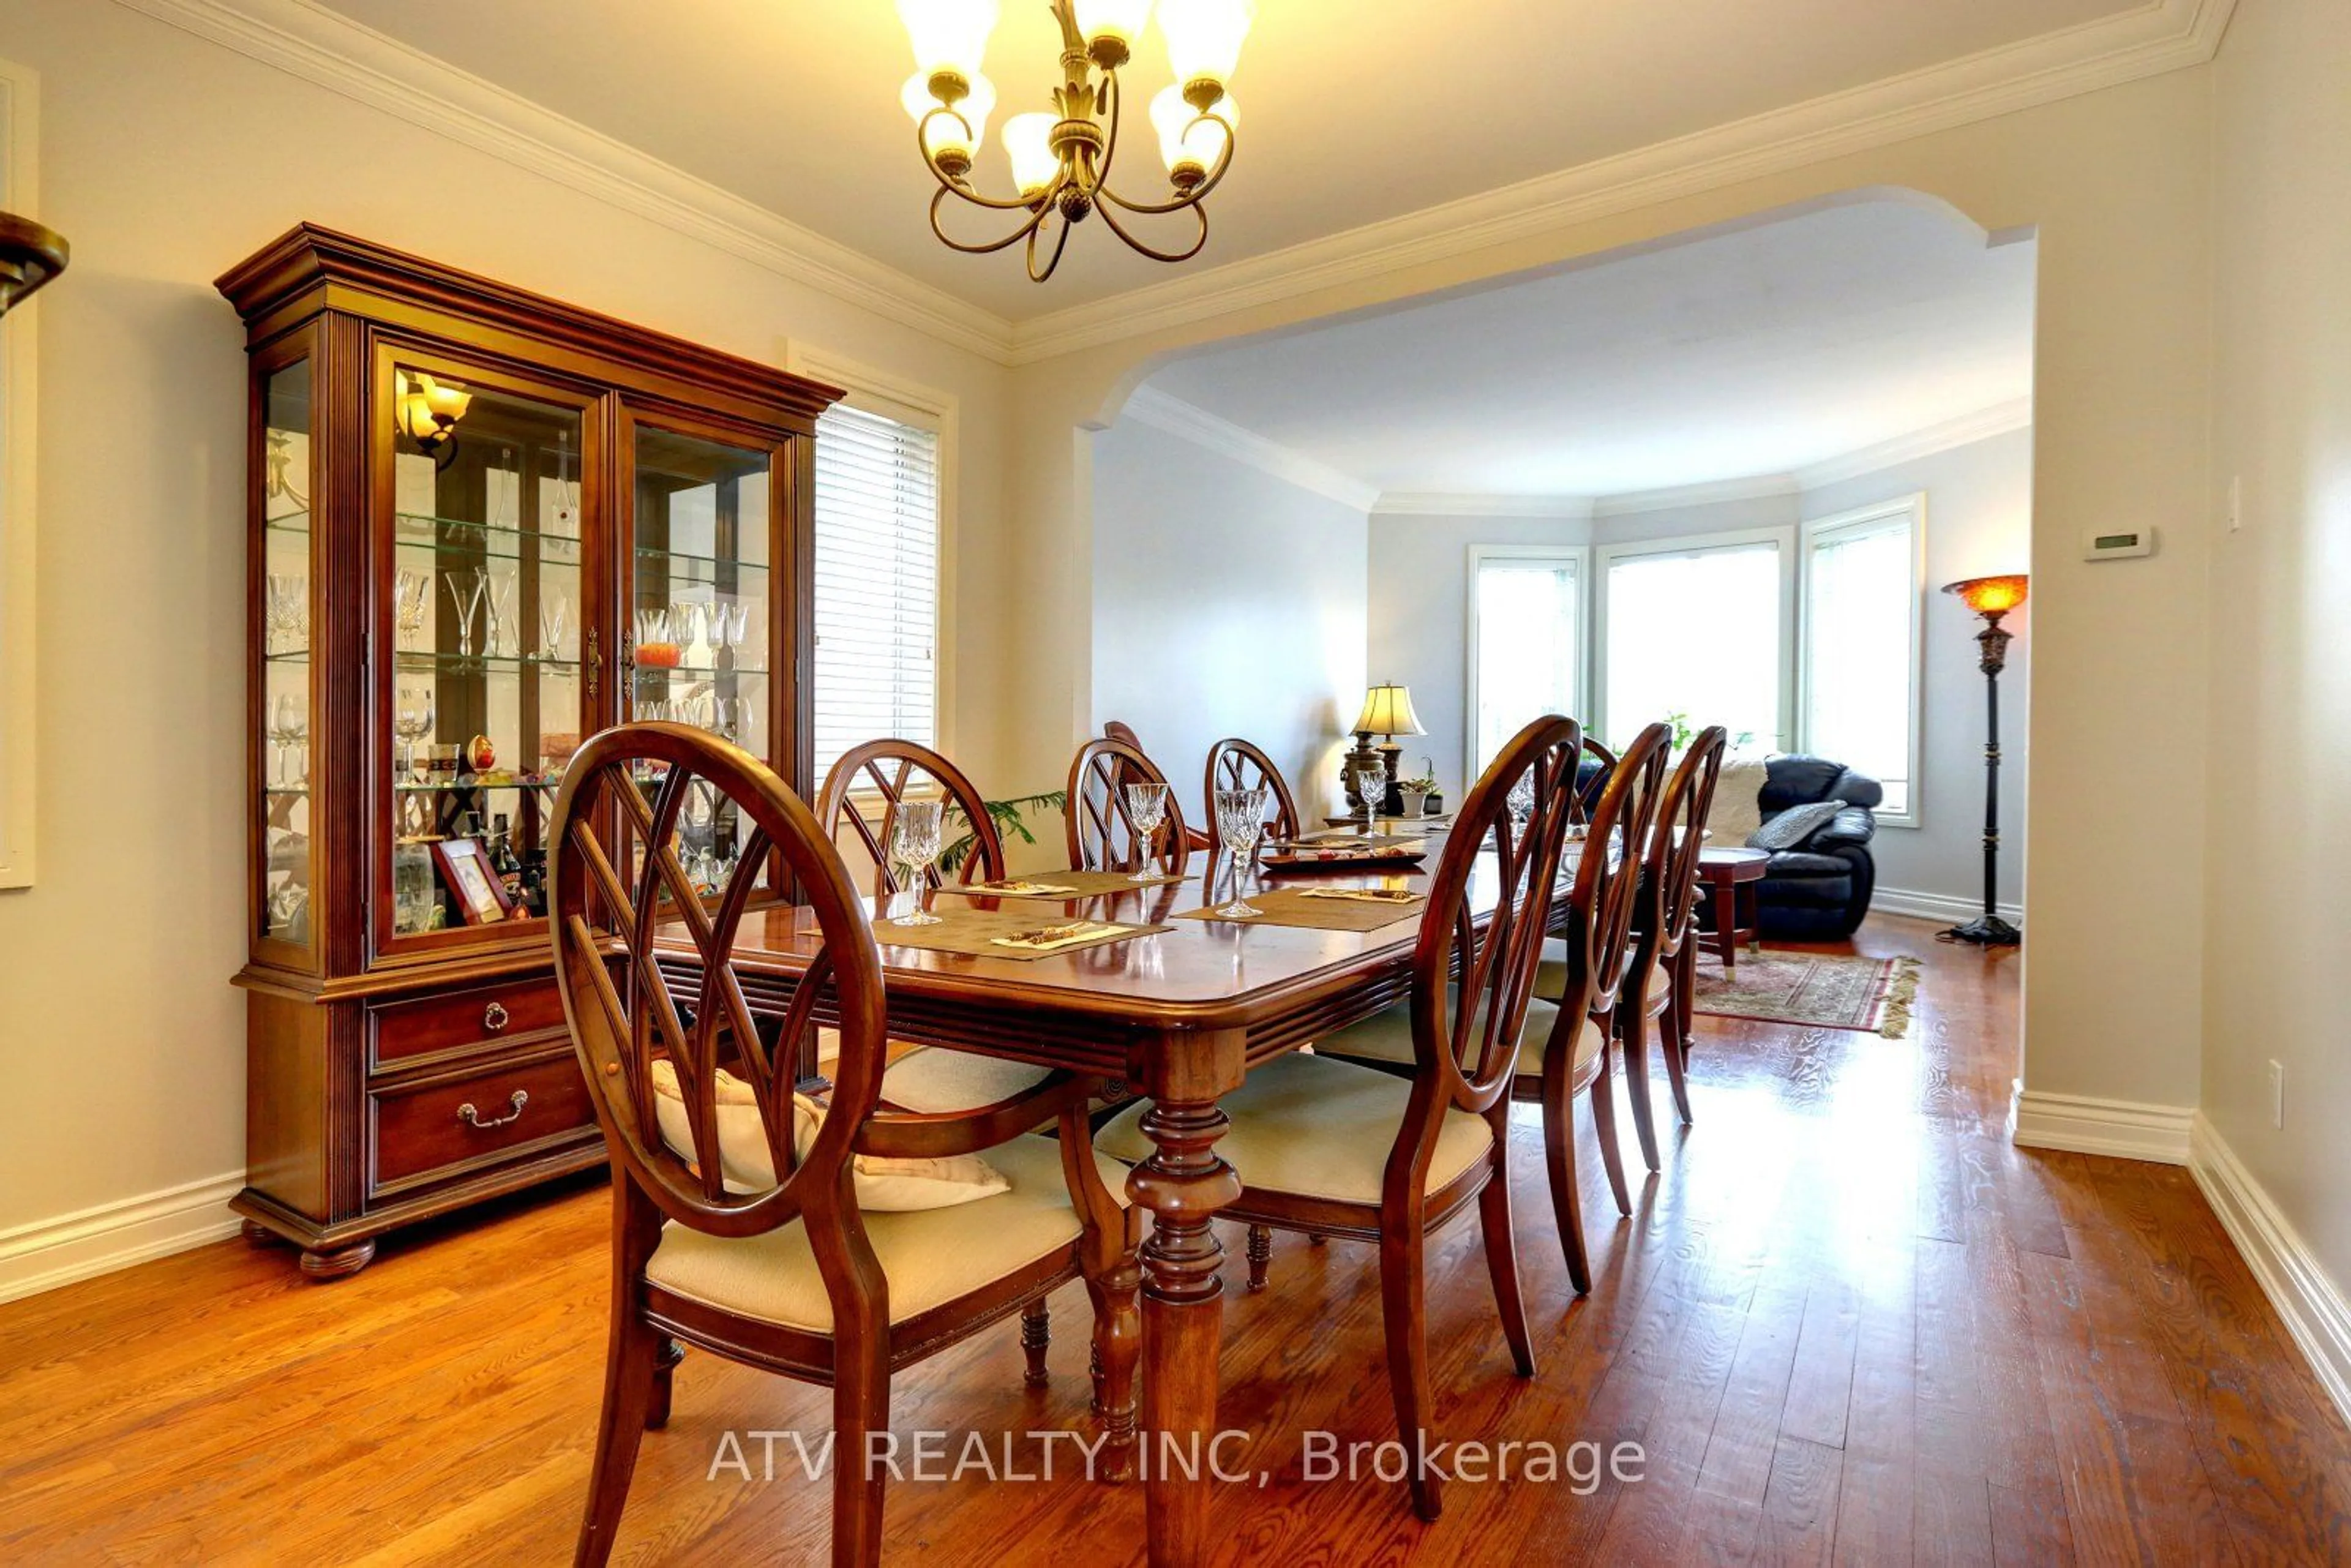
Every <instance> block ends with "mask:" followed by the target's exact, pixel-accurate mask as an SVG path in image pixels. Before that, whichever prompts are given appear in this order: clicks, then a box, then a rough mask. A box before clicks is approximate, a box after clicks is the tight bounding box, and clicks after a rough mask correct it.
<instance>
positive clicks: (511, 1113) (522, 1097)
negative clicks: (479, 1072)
mask: <svg viewBox="0 0 2351 1568" xmlns="http://www.w3.org/2000/svg"><path fill="white" fill-rule="evenodd" d="M491 1005H492V1006H496V1003H492V1004H491ZM529 1103H530V1091H529V1090H528V1089H517V1090H516V1091H515V1092H513V1093H511V1094H509V1095H507V1113H506V1114H505V1115H503V1116H499V1117H496V1118H494V1119H492V1120H490V1121H487V1122H485V1121H483V1120H482V1113H480V1112H479V1111H476V1110H475V1109H474V1103H473V1102H472V1101H471V1100H468V1101H466V1102H465V1103H464V1104H463V1105H460V1106H458V1107H457V1120H459V1121H460V1122H463V1123H465V1125H467V1126H468V1127H480V1128H482V1129H483V1130H484V1131H487V1130H488V1129H490V1128H492V1127H503V1126H505V1125H506V1124H507V1123H509V1122H519V1121H521V1120H522V1108H523V1107H524V1106H526V1105H528V1104H529Z"/></svg>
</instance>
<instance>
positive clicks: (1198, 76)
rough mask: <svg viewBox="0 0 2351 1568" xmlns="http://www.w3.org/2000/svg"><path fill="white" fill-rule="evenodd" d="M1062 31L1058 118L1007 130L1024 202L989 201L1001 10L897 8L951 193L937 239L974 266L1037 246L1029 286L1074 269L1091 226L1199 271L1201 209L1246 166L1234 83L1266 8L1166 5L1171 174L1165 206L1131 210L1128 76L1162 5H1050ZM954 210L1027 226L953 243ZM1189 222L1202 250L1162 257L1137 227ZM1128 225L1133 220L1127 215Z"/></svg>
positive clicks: (916, 95)
mask: <svg viewBox="0 0 2351 1568" xmlns="http://www.w3.org/2000/svg"><path fill="white" fill-rule="evenodd" d="M1048 5H1049V6H1050V9H1051V11H1052V13H1053V17H1054V20H1056V21H1057V22H1059V23H1060V24H1061V78H1062V80H1061V86H1060V87H1057V88H1055V89H1053V93H1052V101H1053V107H1054V109H1055V110H1056V111H1057V112H1054V113H1050V114H1048V113H1044V112H1042V111H1040V112H1037V113H1033V114H1016V115H1014V116H1013V117H1012V118H1011V119H1009V120H1006V121H1005V122H1004V129H1003V131H1002V133H1001V134H1002V137H1003V141H1004V150H1005V152H1007V153H1008V155H1009V156H1010V158H1011V161H1012V183H1013V188H1014V189H1015V190H1016V191H1017V192H1019V194H1018V195H1016V196H1012V197H998V196H989V195H985V194H983V193H981V192H980V191H979V190H978V189H977V187H976V186H975V185H974V183H973V182H972V160H973V158H974V155H975V154H976V153H977V152H978V150H979V147H980V143H981V138H982V136H983V134H984V133H985V132H986V131H987V117H988V115H989V114H990V113H991V112H992V111H993V110H995V108H996V89H995V87H994V86H993V84H991V83H990V82H989V81H988V79H987V78H986V77H984V76H982V75H981V74H980V72H979V66H980V59H981V57H982V56H983V55H985V54H986V53H987V38H988V35H989V34H990V33H991V32H993V31H994V30H995V28H996V21H997V16H998V0H898V16H899V19H900V20H902V21H903V22H904V23H905V25H906V32H907V35H908V37H911V38H912V40H913V42H914V76H913V77H912V78H910V79H909V80H908V81H907V83H906V86H905V90H904V94H903V102H904V105H905V109H906V112H907V113H908V114H910V115H912V116H913V117H914V137H915V143H916V146H917V147H918V148H919V149H920V151H921V152H922V156H923V162H924V163H925V166H927V167H928V168H929V170H930V172H931V174H932V176H933V177H934V178H935V179H936V180H937V181H938V185H939V188H938V190H937V191H936V192H935V193H933V195H932V197H931V232H932V233H933V234H935V235H938V237H939V240H940V242H941V243H942V244H944V245H946V246H948V247H950V248H951V249H955V250H959V251H962V252H964V253H965V254H966V255H969V256H986V255H988V254H991V253H993V252H996V251H999V250H1004V249H1007V248H1008V247H1010V246H1016V245H1025V246H1026V247H1027V250H1026V254H1027V257H1028V264H1029V277H1030V278H1031V279H1032V280H1034V281H1036V282H1039V283H1042V282H1044V281H1045V279H1047V278H1048V277H1052V276H1053V269H1054V268H1055V267H1058V266H1060V265H1061V252H1062V250H1063V248H1064V247H1066V246H1068V244H1069V242H1070V230H1071V228H1072V227H1074V226H1075V225H1078V224H1080V223H1082V222H1084V221H1085V219H1086V218H1087V217H1088V216H1090V215H1091V214H1095V213H1099V214H1102V223H1103V225H1105V226H1107V227H1108V228H1109V229H1110V231H1111V232H1112V233H1113V234H1114V235H1118V237H1119V238H1120V239H1122V240H1124V241H1125V242H1126V244H1127V245H1128V246H1129V247H1130V248H1132V249H1134V250H1136V251H1139V252H1141V253H1142V254H1143V255H1144V256H1150V257H1151V258H1152V259H1153V260H1155V261H1167V262H1178V261H1188V260H1190V259H1191V258H1192V257H1193V256H1197V255H1199V254H1200V248H1201V246H1205V245H1207V243H1208V210H1207V207H1206V206H1204V205H1203V204H1202V203H1203V202H1204V200H1205V199H1206V198H1207V194H1208V193H1209V192H1211V191H1213V190H1215V189H1216V188H1217V184H1218V183H1219V182H1221V181H1222V180H1223V179H1224V177H1225V170H1226V169H1227V167H1228V166H1229V165H1230V164H1231V162H1232V159H1233V136H1234V131H1235V128H1236V127H1237V126H1238V123H1239V120H1240V116H1239V111H1238V106H1237V105H1236V104H1235V103H1234V102H1233V98H1232V94H1231V93H1230V92H1229V91H1228V90H1227V87H1226V84H1227V83H1228V82H1229V81H1230V80H1231V79H1232V74H1233V70H1234V68H1235V67H1237V66H1238V64H1239V63H1240V53H1241V40H1242V39H1243V38H1244V37H1247V36H1248V34H1249V19H1250V15H1251V13H1252V11H1253V10H1254V9H1255V5H1254V0H1158V12H1159V30H1160V33H1161V35H1162V36H1163V37H1165V40H1166V44H1167V57H1168V61H1169V63H1170V64H1172V65H1173V66H1174V67H1175V81H1174V82H1173V83H1171V84H1170V85H1168V86H1167V87H1166V88H1165V89H1161V91H1160V92H1159V94H1158V95H1157V96H1156V97H1155V98H1154V99H1152V101H1151V108H1150V117H1151V122H1152V125H1153V128H1154V129H1155V131H1157V132H1158V137H1159V150H1160V154H1161V157H1162V160H1163V161H1164V162H1165V164H1166V165H1167V184H1168V190H1167V193H1166V195H1165V197H1164V199H1161V200H1156V201H1146V202H1134V201H1129V200H1127V199H1126V198H1125V197H1123V196H1122V195H1120V194H1119V193H1117V192H1115V191H1113V190H1112V189H1111V185H1110V179H1111V165H1112V163H1113V161H1114V160H1115V159H1116V158H1117V155H1118V148H1119V110H1120V99H1121V86H1120V72H1121V71H1122V70H1123V68H1125V66H1126V64H1127V62H1128V60H1129V59H1131V58H1132V57H1133V56H1134V46H1135V43H1136V42H1137V41H1138V40H1139V39H1140V38H1141V37H1143V32H1144V27H1145V26H1148V25H1149V23H1150V21H1151V15H1152V7H1153V0H1048ZM950 198H954V199H955V200H956V201H959V202H961V203H963V204H967V205H969V206H973V207H978V208H981V209H984V210H986V211H989V212H998V213H1018V214H1020V217H1019V221H1018V222H1017V223H1016V224H1015V225H1014V227H1013V229H1012V231H1011V232H1010V233H1009V234H1007V235H1003V236H1002V237H1000V238H997V239H990V240H982V241H977V242H967V241H964V240H959V239H956V237H954V236H953V235H950V234H948V233H947V231H946V225H944V224H943V223H942V221H941V218H940V214H941V213H942V211H944V210H946V208H947V207H948V206H949V204H950V202H949V199H950ZM1175 213H1189V214H1192V216H1193V217H1194V218H1195V219H1196V221H1197V224H1198V229H1197V232H1196V234H1194V235H1192V242H1191V244H1190V245H1189V246H1184V247H1183V248H1181V249H1165V250H1163V249H1161V248H1159V247H1158V246H1153V245H1149V244H1146V243H1145V242H1144V240H1142V239H1141V238H1139V237H1137V236H1136V235H1134V233H1133V232H1132V231H1131V230H1130V228H1129V227H1128V224H1129V222H1130V221H1131V220H1132V219H1134V218H1136V217H1142V218H1158V217H1163V216H1165V215H1167V214H1175ZM1121 214H1126V215H1125V217H1123V218H1122V216H1121Z"/></svg>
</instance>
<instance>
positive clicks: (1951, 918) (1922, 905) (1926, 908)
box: [1869, 887, 2024, 925]
mask: <svg viewBox="0 0 2351 1568" xmlns="http://www.w3.org/2000/svg"><path fill="white" fill-rule="evenodd" d="M1869 910H1870V913H1871V914H1873V915H1914V916H1916V917H1917V918H1918V919H1920V920H1939V921H1943V922H1945V923H1946V924H1948V925H1965V924H1966V923H1967V922H1969V921H1970V920H1973V919H1974V918H1975V917H1976V916H1977V915H1981V914H1982V913H1983V901H1982V900H1981V899H1980V898H1954V897H1952V896H1951V895H1950V894H1948V893H1912V892H1911V891H1909V890H1908V889H1907V888H1901V887H1880V888H1878V889H1876V891H1874V892H1872V893H1871V894H1870V895H1869ZM2000 917H2001V919H2002V920H2005V921H2007V922H2008V923H2009V924H2010V925H2023V924H2024V905H2022V904H2001V906H2000Z"/></svg>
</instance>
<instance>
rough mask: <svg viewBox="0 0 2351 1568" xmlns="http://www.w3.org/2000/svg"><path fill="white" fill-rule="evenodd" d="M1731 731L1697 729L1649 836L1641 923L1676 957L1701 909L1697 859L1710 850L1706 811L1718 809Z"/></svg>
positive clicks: (1658, 947) (1661, 954)
mask: <svg viewBox="0 0 2351 1568" xmlns="http://www.w3.org/2000/svg"><path fill="white" fill-rule="evenodd" d="M1729 738H1730V732H1729V731H1728V730H1726V729H1724V728H1723V727H1721V726H1720V725H1713V726H1710V727H1708V728H1706V729H1703V730H1700V731H1699V732H1698V738H1697V739H1695V740H1693V741H1691V742H1690V747H1689V749H1688V750H1687V751H1686V752H1684V753H1682V759H1681V761H1680V763H1678V764H1677V766H1676V767H1675V768H1674V773H1673V777H1672V778H1671V779H1667V782H1666V789H1665V793H1664V795H1662V796H1661V797H1659V800H1658V806H1657V820H1656V827H1655V828H1654V829H1653V830H1652V831H1651V832H1650V835H1649V852H1648V855H1647V857H1646V858H1647V862H1648V876H1649V883H1650V895H1649V896H1650V904H1649V912H1648V914H1647V915H1646V916H1645V917H1644V919H1643V921H1642V925H1644V927H1645V928H1646V930H1647V931H1648V932H1649V933H1650V934H1651V935H1650V941H1651V944H1652V946H1654V948H1655V953H1654V956H1655V957H1656V958H1659V959H1665V958H1671V957H1673V956H1675V955H1676V954H1677V953H1679V952H1680V951H1681V950H1682V945H1683V944H1684V943H1685V942H1687V941H1688V940H1689V934H1690V923H1691V921H1692V920H1693V919H1695V918H1696V916H1697V912H1698V856H1699V855H1700V854H1702V853H1703V852H1705V850H1706V819H1707V814H1708V812H1709V811H1711V810H1713V809H1714V785H1715V780H1716V779H1719V778H1720V777H1721V776H1722V755H1723V752H1724V750H1725V748H1726V747H1728V746H1729Z"/></svg>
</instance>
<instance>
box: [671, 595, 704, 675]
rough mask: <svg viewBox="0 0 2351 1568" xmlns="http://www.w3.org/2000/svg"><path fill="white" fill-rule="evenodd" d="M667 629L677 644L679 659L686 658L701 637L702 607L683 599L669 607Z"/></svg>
mask: <svg viewBox="0 0 2351 1568" xmlns="http://www.w3.org/2000/svg"><path fill="white" fill-rule="evenodd" d="M669 629H670V632H671V634H672V635H673V637H674V639H675V641H676V643H677V655H678V657H679V659H681V660H684V659H685V658H687V657H688V656H689V655H690V654H692V653H693V652H694V644H695V643H696V642H697V641H699V640H700V638H701V636H702V606H700V605H699V604H695V603H694V602H693V601H690V600H684V599H681V600H679V601H677V602H676V603H674V604H673V605H671V606H670V607H669Z"/></svg>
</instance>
